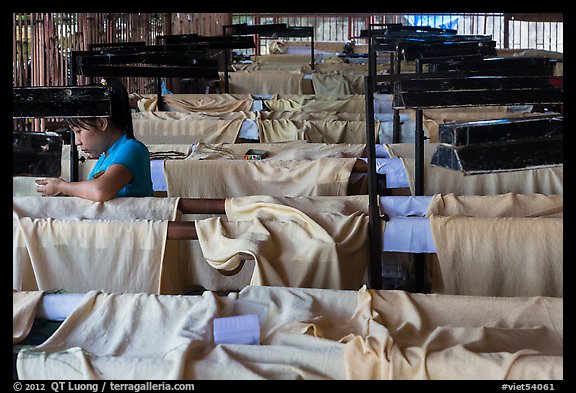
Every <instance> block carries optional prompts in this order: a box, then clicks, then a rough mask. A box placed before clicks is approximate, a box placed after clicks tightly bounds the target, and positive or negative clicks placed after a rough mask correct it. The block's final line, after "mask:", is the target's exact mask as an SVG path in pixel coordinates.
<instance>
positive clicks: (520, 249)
mask: <svg viewBox="0 0 576 393" xmlns="http://www.w3.org/2000/svg"><path fill="white" fill-rule="evenodd" d="M429 219H430V226H431V230H432V237H433V239H434V243H435V244H436V255H437V257H438V262H437V263H433V265H432V267H431V274H430V275H431V277H432V279H431V281H432V282H431V285H432V289H431V291H432V292H433V293H445V294H453V295H473V296H554V297H562V296H563V268H564V265H563V257H564V245H563V228H564V225H563V218H548V217H534V218H525V217H466V216H460V215H457V216H437V215H430V217H429Z"/></svg>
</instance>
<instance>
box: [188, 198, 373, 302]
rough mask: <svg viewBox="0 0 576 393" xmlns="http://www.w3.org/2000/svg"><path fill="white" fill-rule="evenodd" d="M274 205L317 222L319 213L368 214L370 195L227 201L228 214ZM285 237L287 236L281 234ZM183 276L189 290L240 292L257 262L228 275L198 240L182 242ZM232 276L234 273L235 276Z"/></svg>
mask: <svg viewBox="0 0 576 393" xmlns="http://www.w3.org/2000/svg"><path fill="white" fill-rule="evenodd" d="M261 201H266V202H270V201H272V202H274V203H278V204H281V205H286V206H290V207H293V208H295V209H298V210H301V211H302V212H304V214H306V215H308V216H310V217H311V218H312V219H313V220H317V215H318V214H323V213H325V212H326V213H334V212H340V213H342V214H345V215H350V214H354V213H356V212H363V213H365V214H368V196H367V195H349V196H295V197H285V196H276V197H271V196H263V195H254V196H242V197H234V198H228V199H227V200H226V206H227V211H228V212H230V207H231V206H236V205H239V206H244V205H249V204H250V203H255V202H261ZM214 216H221V217H223V216H224V215H210V214H183V215H182V217H181V220H182V221H196V220H203V219H206V218H211V217H214ZM281 236H286V234H281ZM179 242H180V247H181V248H180V255H181V269H182V270H181V271H182V274H181V277H182V280H183V281H185V282H184V284H185V285H186V286H188V287H198V286H200V287H203V288H206V289H209V290H213V291H239V290H241V289H242V288H244V287H246V286H248V285H249V284H250V281H251V280H252V276H253V272H254V260H252V259H248V260H244V265H243V267H242V268H241V269H240V271H239V272H236V271H234V272H227V271H225V270H222V269H220V270H218V269H215V268H213V267H212V266H210V264H208V262H207V261H206V258H205V257H204V254H203V253H202V249H201V248H200V242H199V241H198V240H180V241H179ZM232 273H233V274H232Z"/></svg>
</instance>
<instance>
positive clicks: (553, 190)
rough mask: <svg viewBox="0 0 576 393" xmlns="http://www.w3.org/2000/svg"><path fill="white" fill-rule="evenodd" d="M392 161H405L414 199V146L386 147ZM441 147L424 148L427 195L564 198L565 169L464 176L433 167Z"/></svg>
mask: <svg viewBox="0 0 576 393" xmlns="http://www.w3.org/2000/svg"><path fill="white" fill-rule="evenodd" d="M384 146H385V148H386V149H387V151H388V154H389V156H390V158H401V159H402V162H403V163H404V168H405V170H406V176H407V178H408V181H409V184H410V191H411V193H412V195H414V174H415V161H414V144H413V143H397V144H384ZM437 147H438V144H437V143H425V144H424V195H435V194H450V193H454V194H459V195H497V194H505V193H507V192H515V193H518V194H545V195H563V194H564V166H556V167H551V168H538V169H527V170H519V171H512V172H495V173H486V174H478V175H464V174H462V173H461V172H458V171H455V170H451V169H447V168H441V167H437V166H433V165H431V164H430V161H431V160H432V155H433V154H434V152H435V151H436V148H437Z"/></svg>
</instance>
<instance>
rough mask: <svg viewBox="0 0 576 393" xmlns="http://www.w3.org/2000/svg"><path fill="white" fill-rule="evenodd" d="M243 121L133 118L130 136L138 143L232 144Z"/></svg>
mask: <svg viewBox="0 0 576 393" xmlns="http://www.w3.org/2000/svg"><path fill="white" fill-rule="evenodd" d="M243 121H244V119H233V120H221V119H193V120H192V119H188V118H183V119H142V120H140V119H136V120H133V126H134V136H135V137H136V139H138V140H140V141H141V142H142V143H144V144H146V145H148V144H163V143H164V144H180V143H190V144H192V143H198V142H200V141H204V142H206V143H232V142H234V141H236V138H238V134H239V132H240V127H241V126H242V122H243Z"/></svg>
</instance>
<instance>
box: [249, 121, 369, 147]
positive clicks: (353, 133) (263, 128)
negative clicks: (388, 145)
mask: <svg viewBox="0 0 576 393" xmlns="http://www.w3.org/2000/svg"><path fill="white" fill-rule="evenodd" d="M257 122H258V130H259V138H260V141H261V142H263V143H274V142H287V141H295V140H307V141H309V142H312V143H366V122H365V121H362V120H289V119H278V120H258V121H257ZM379 127H380V122H378V121H376V122H375V127H374V128H375V130H376V132H375V137H376V136H377V135H378V132H377V130H378V128H379Z"/></svg>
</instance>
